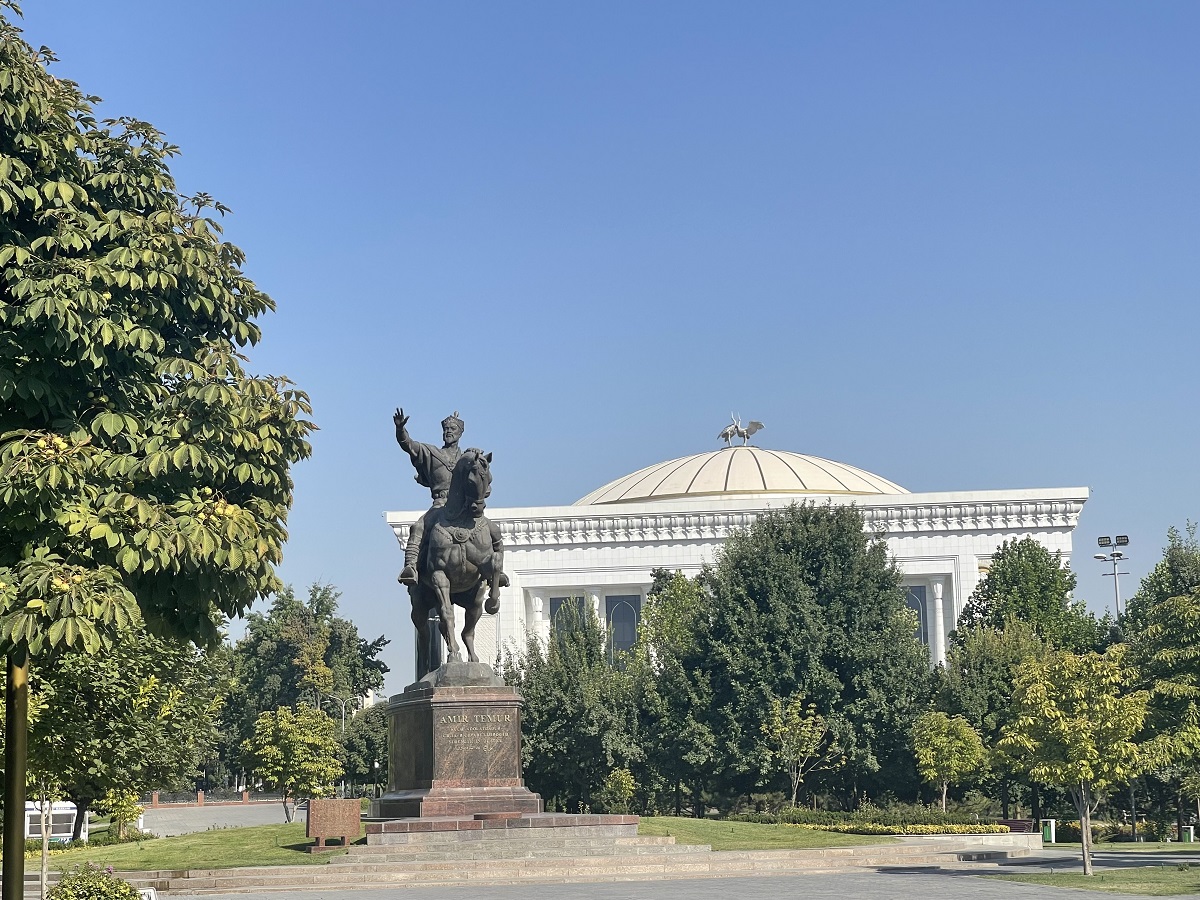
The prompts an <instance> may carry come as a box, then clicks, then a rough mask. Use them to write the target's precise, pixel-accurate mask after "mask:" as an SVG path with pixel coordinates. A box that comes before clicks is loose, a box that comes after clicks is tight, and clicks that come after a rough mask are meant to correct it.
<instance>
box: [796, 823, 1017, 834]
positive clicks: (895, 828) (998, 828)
mask: <svg viewBox="0 0 1200 900" xmlns="http://www.w3.org/2000/svg"><path fill="white" fill-rule="evenodd" d="M783 824H784V826H785V827H786V828H804V829H807V830H809V831H836V832H837V833H838V834H1005V833H1007V831H1008V826H1007V825H980V824H973V825H882V824H880V823H879V822H840V823H837V824H834V825H807V824H803V823H800V822H784V823H783Z"/></svg>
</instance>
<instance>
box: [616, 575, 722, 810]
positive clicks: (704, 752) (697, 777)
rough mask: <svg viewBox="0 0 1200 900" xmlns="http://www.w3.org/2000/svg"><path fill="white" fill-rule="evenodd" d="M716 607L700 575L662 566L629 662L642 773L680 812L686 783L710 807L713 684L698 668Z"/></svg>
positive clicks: (644, 783)
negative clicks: (692, 576) (705, 633)
mask: <svg viewBox="0 0 1200 900" xmlns="http://www.w3.org/2000/svg"><path fill="white" fill-rule="evenodd" d="M710 607H711V603H710V601H709V597H708V594H707V592H706V591H705V589H704V587H703V586H702V585H701V584H700V583H699V581H698V580H696V579H690V578H687V577H685V576H684V575H683V573H681V572H668V571H665V570H662V569H658V570H655V572H654V583H653V586H652V587H651V590H650V592H649V596H648V597H647V598H646V605H645V608H644V609H643V610H642V620H641V622H640V623H639V626H638V646H637V648H636V650H635V652H634V654H633V659H632V660H631V661H630V664H629V666H628V667H627V671H628V673H629V675H630V677H631V679H632V680H633V691H634V703H635V706H636V709H637V717H638V727H637V733H638V735H639V736H640V740H641V743H642V750H643V756H642V758H641V759H640V760H639V761H638V763H637V765H638V778H637V781H638V783H639V784H640V786H641V787H642V788H643V790H645V791H647V793H648V794H651V793H654V792H656V791H657V790H660V789H665V790H666V791H668V792H669V793H670V795H671V802H672V803H673V805H674V808H675V815H680V814H681V813H682V807H683V787H684V786H686V787H687V788H688V791H689V793H690V796H691V807H692V811H693V814H694V815H696V816H698V817H699V816H703V815H704V791H705V788H706V787H707V784H708V779H709V778H710V777H711V772H712V764H713V758H714V753H715V749H716V739H715V737H714V736H713V733H712V730H711V729H710V727H709V724H708V710H709V706H710V703H711V699H712V691H711V689H710V687H709V684H708V678H707V676H706V675H705V674H704V672H702V671H700V670H699V669H698V668H696V666H697V665H698V664H699V660H700V655H699V645H698V643H697V636H698V635H699V634H701V633H702V632H703V631H704V630H705V629H706V628H707V627H708V612H709V609H710Z"/></svg>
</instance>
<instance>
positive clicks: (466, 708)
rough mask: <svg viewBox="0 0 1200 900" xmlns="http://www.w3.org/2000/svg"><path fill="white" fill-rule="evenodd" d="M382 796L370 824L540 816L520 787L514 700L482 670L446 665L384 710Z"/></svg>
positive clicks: (517, 702)
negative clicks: (384, 786) (386, 768)
mask: <svg viewBox="0 0 1200 900" xmlns="http://www.w3.org/2000/svg"><path fill="white" fill-rule="evenodd" d="M388 720H389V736H388V752H389V756H390V761H391V765H390V767H389V771H390V773H391V778H390V783H389V784H388V790H387V792H386V793H385V794H384V795H383V796H382V797H380V798H379V799H378V800H376V801H374V802H372V804H371V816H372V818H382V819H398V818H409V817H414V818H430V817H438V816H467V817H470V816H473V815H475V814H476V813H505V812H510V813H540V812H541V811H542V799H541V797H539V796H538V795H537V794H535V793H533V792H532V791H530V790H529V789H528V788H527V787H525V785H524V782H523V781H522V780H521V698H520V696H519V695H518V694H517V692H516V691H515V690H513V689H512V688H511V687H509V686H508V685H506V684H505V683H504V682H503V681H502V680H501V679H500V678H499V677H497V675H496V674H495V672H493V671H492V669H491V667H490V666H487V665H485V664H483V663H461V662H449V663H447V664H446V665H444V666H442V667H441V668H439V669H437V670H435V671H433V672H430V673H429V674H428V675H426V676H425V677H424V678H422V679H421V680H420V681H418V682H417V683H416V684H410V685H409V686H408V687H407V688H405V689H404V693H402V694H397V695H396V696H394V697H392V698H391V700H390V702H389V704H388Z"/></svg>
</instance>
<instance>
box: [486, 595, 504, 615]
mask: <svg viewBox="0 0 1200 900" xmlns="http://www.w3.org/2000/svg"><path fill="white" fill-rule="evenodd" d="M483 611H484V612H485V613H487V614H488V615H489V616H494V615H495V614H496V613H497V612H499V611H500V598H499V597H488V598H487V602H486V603H484V604H483Z"/></svg>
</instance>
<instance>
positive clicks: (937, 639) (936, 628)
mask: <svg viewBox="0 0 1200 900" xmlns="http://www.w3.org/2000/svg"><path fill="white" fill-rule="evenodd" d="M929 584H930V587H931V588H932V591H931V593H932V594H933V602H932V606H933V610H932V611H933V618H932V625H931V626H930V630H931V631H932V632H933V633H932V634H930V635H929V637H930V641H929V655H930V658H931V659H932V660H933V664H934V665H935V666H941V665H945V664H946V617H945V613H944V612H943V605H942V592H943V590H944V587H945V584H946V579H945V578H944V577H943V576H941V575H935V576H934V577H933V578H930V579H929Z"/></svg>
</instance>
